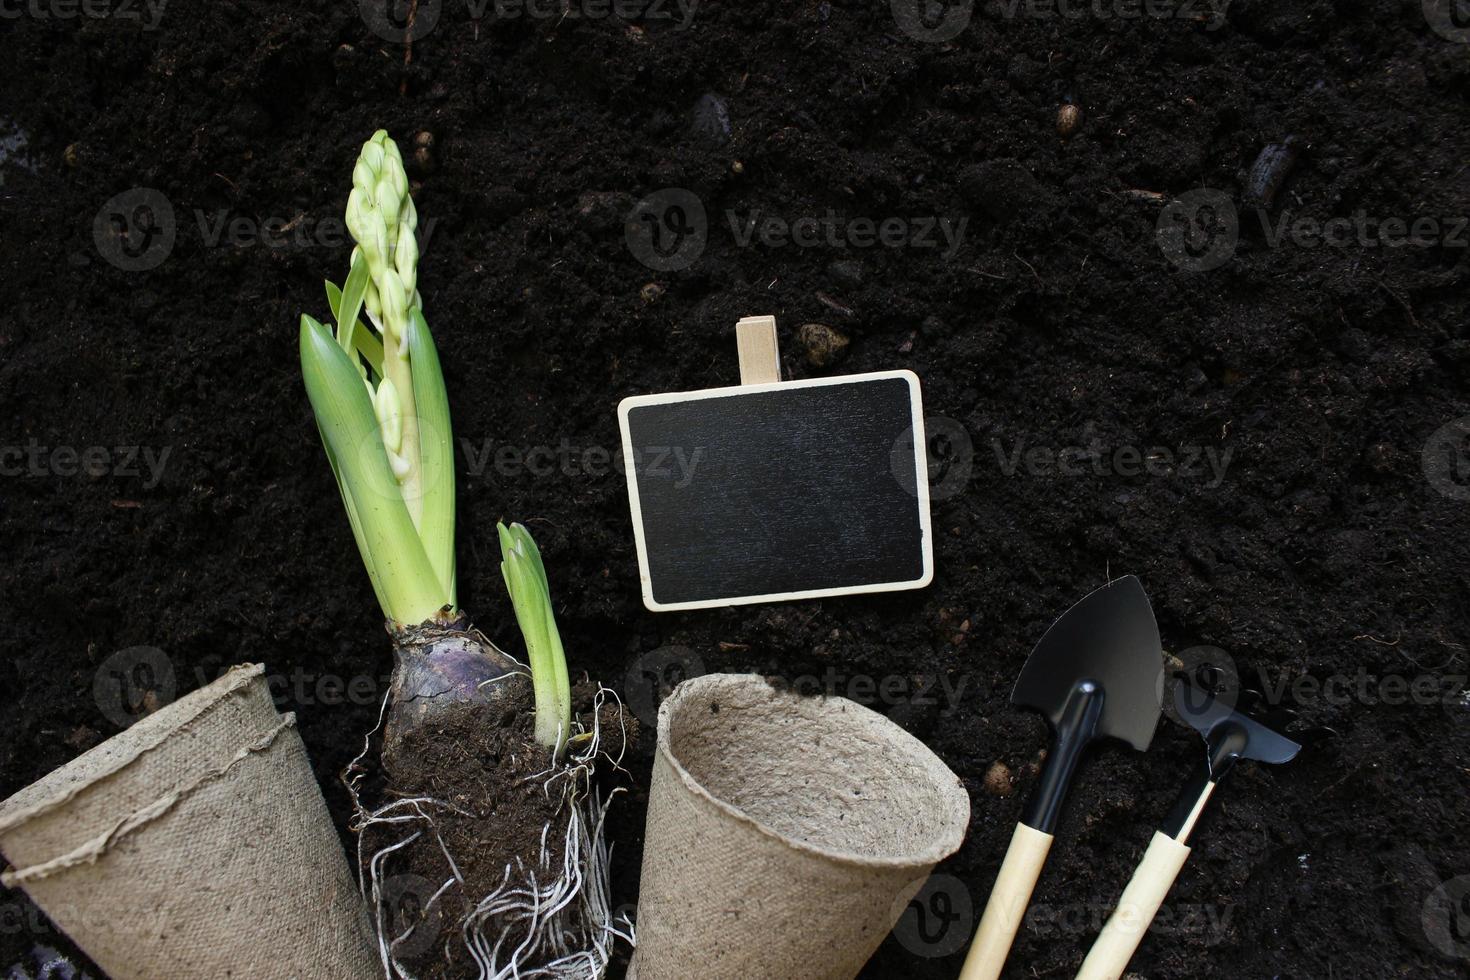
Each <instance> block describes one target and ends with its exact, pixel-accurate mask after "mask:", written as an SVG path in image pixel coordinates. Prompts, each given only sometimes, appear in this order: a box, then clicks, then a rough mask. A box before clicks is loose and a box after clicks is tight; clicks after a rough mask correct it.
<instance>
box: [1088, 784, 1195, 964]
mask: <svg viewBox="0 0 1470 980" xmlns="http://www.w3.org/2000/svg"><path fill="white" fill-rule="evenodd" d="M1216 785H1217V784H1216V781H1215V780H1213V779H1211V778H1210V770H1209V767H1208V766H1202V767H1201V768H1200V770H1199V771H1197V772H1196V773H1195V775H1194V778H1193V779H1191V780H1190V782H1189V785H1188V786H1187V787H1186V788H1185V791H1184V793H1183V794H1182V795H1181V796H1180V797H1179V803H1178V805H1176V806H1175V808H1174V812H1173V813H1172V814H1170V815H1169V819H1168V820H1167V821H1165V823H1164V827H1163V829H1162V830H1158V831H1155V832H1154V838H1153V840H1152V841H1150V842H1149V845H1148V850H1147V851H1145V852H1144V855H1143V860H1142V861H1140V862H1138V867H1137V868H1135V869H1134V871H1133V877H1132V879H1130V880H1129V882H1128V887H1127V888H1125V889H1123V894H1122V895H1121V896H1119V897H1118V907H1117V908H1115V909H1113V914H1112V915H1110V916H1108V921H1107V924H1106V925H1104V926H1103V929H1102V932H1101V933H1099V934H1098V937H1097V942H1095V943H1093V944H1092V950H1091V951H1090V952H1089V953H1088V954H1087V959H1086V960H1084V961H1083V962H1082V969H1081V970H1079V971H1078V972H1077V980H1118V978H1119V977H1121V976H1122V975H1123V971H1124V970H1126V969H1127V968H1128V961H1129V960H1131V959H1133V954H1134V952H1135V951H1136V950H1137V949H1138V944H1139V943H1141V942H1143V937H1144V934H1145V933H1147V932H1148V927H1149V925H1150V924H1151V923H1152V922H1153V921H1154V916H1155V915H1156V914H1157V913H1158V911H1159V906H1160V905H1162V904H1164V897H1165V896H1167V895H1168V894H1169V889H1170V888H1172V887H1173V886H1174V879H1175V878H1177V877H1179V871H1180V869H1182V868H1183V867H1184V862H1185V860H1186V859H1187V858H1188V857H1189V845H1188V844H1187V843H1186V841H1188V840H1189V835H1190V834H1191V833H1193V832H1194V826H1195V824H1196V823H1197V822H1198V821H1199V817H1200V814H1201V813H1202V812H1203V811H1204V808H1205V804H1206V803H1207V802H1209V799H1210V794H1211V793H1213V792H1214V791H1215V786H1216Z"/></svg>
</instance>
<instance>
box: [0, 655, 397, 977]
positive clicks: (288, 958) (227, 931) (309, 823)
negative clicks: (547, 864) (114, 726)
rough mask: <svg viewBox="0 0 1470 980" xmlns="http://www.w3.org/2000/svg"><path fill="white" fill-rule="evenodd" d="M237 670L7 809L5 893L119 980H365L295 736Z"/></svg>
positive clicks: (371, 956)
mask: <svg viewBox="0 0 1470 980" xmlns="http://www.w3.org/2000/svg"><path fill="white" fill-rule="evenodd" d="M263 675H264V670H263V668H262V667H260V666H259V665H253V666H247V667H236V668H233V669H232V670H230V671H229V672H228V673H227V674H225V675H224V676H223V677H221V678H220V679H219V680H217V681H215V682H214V683H212V684H210V685H208V686H207V687H204V688H202V689H200V690H198V691H195V692H194V693H192V694H189V695H187V696H186V697H183V698H181V699H179V700H178V701H176V702H174V703H173V704H170V705H168V706H166V707H164V708H162V709H160V710H159V711H156V712H154V713H153V714H151V715H149V716H148V717H146V718H144V719H142V720H141V721H139V722H138V723H137V724H135V725H133V726H132V727H131V728H129V729H128V730H127V731H125V732H123V733H122V734H120V735H117V736H116V737H114V738H112V739H109V740H108V741H106V742H104V743H103V744H101V745H99V746H97V747H96V748H94V749H91V750H90V751H88V752H86V753H84V754H83V755H81V756H79V757H77V758H76V759H74V760H72V761H71V762H70V763H68V764H67V765H65V766H63V767H62V768H60V769H58V770H56V771H55V772H53V773H51V774H50V775H49V776H46V777H45V778H44V779H41V780H39V781H37V782H35V783H33V784H31V785H30V786H28V787H26V788H25V789H23V790H21V791H20V792H19V793H17V794H15V795H14V796H12V797H11V798H10V799H9V800H6V801H5V802H4V803H0V851H3V852H4V854H5V857H6V859H7V860H8V861H9V862H10V863H11V864H12V865H13V868H12V870H10V871H7V872H6V873H5V875H4V876H3V879H4V882H5V884H6V885H8V886H11V887H16V886H18V887H20V888H23V889H25V891H26V893H27V894H28V895H30V897H31V898H32V900H34V901H35V903H36V904H37V905H39V906H40V907H41V910H42V911H44V912H45V913H46V914H47V915H48V916H50V918H51V919H52V921H54V922H55V923H56V925H57V926H59V927H60V928H61V929H62V931H64V932H65V933H66V934H67V935H68V936H70V937H71V938H72V940H73V941H74V942H75V943H76V944H77V945H78V946H80V947H81V948H82V950H83V951H84V952H85V953H86V954H87V955H88V956H90V957H91V958H92V959H93V960H95V961H96V962H97V965H98V966H100V967H101V968H102V969H103V970H105V971H106V972H107V974H108V975H109V976H111V977H112V978H113V980H134V978H136V980H185V978H188V980H197V978H199V977H225V976H240V977H266V976H301V977H313V978H321V980H338V978H341V980H349V978H351V980H357V978H362V977H368V976H372V975H374V974H375V973H376V972H377V969H378V957H377V954H376V952H375V944H374V943H373V941H372V938H371V937H372V930H371V926H370V924H369V922H368V918H367V911H366V908H365V906H364V904H363V901H362V898H361V897H360V895H359V894H358V890H357V885H356V883H355V882H354V881H353V879H352V875H351V873H350V872H349V871H348V868H347V861H346V858H345V856H344V855H343V853H342V846H341V843H340V842H339V841H338V838H337V834H336V832H335V831H334V830H333V827H332V821H331V818H330V817H329V816H328V814H327V807H326V803H325V801H323V799H322V794H321V790H320V789H319V788H318V787H317V784H316V779H315V777H314V776H313V775H312V771H311V765H310V763H309V762H308V761H307V758H306V747H305V746H304V745H303V744H302V742H301V736H300V734H298V733H297V731H296V718H295V716H294V715H289V714H288V715H284V716H282V715H280V714H278V713H277V711H276V709H275V705H274V703H273V702H272V699H271V694H270V689H269V686H268V685H267V683H266V680H265V677H264V676H263Z"/></svg>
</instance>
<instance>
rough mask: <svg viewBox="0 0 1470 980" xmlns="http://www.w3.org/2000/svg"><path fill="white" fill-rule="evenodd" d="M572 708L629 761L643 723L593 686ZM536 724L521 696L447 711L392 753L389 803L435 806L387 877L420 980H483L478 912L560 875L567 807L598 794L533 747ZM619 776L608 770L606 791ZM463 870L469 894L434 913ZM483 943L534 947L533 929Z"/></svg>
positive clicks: (517, 691)
mask: <svg viewBox="0 0 1470 980" xmlns="http://www.w3.org/2000/svg"><path fill="white" fill-rule="evenodd" d="M573 700H574V706H575V708H576V710H577V715H578V718H579V719H580V720H581V721H582V722H583V725H584V726H585V728H586V730H588V731H590V730H592V727H593V725H592V722H593V718H592V713H593V712H594V711H595V712H597V714H598V718H597V721H598V729H599V731H600V734H601V738H602V746H603V750H604V751H605V752H606V753H607V755H608V756H609V757H610V758H611V759H617V758H618V757H619V756H621V754H622V753H623V751H624V750H625V749H626V748H627V746H628V745H630V744H631V742H632V741H633V740H634V739H635V738H636V734H637V722H636V720H635V719H633V718H632V716H631V715H629V714H627V713H626V712H624V711H623V710H622V709H621V707H620V706H617V705H615V704H614V705H609V704H599V703H598V700H597V685H595V684H583V685H579V686H578V687H577V688H576V689H574V691H573ZM535 716H536V715H535V703H534V699H533V697H532V695H531V693H530V691H529V690H528V689H527V687H526V686H522V685H517V686H515V687H514V689H513V690H511V691H510V692H508V694H507V696H505V697H499V698H494V699H492V700H490V701H486V702H462V703H459V704H457V705H455V706H453V707H451V708H448V709H445V710H442V711H440V712H438V713H437V714H436V715H435V721H434V722H433V723H432V724H423V725H417V726H409V727H405V728H404V729H403V730H402V732H401V733H399V734H398V735H397V737H394V738H392V739H390V740H389V744H385V745H384V748H383V768H384V775H385V777H386V790H385V795H386V797H387V798H388V799H387V802H392V801H393V800H395V799H396V800H407V799H427V800H432V801H434V802H433V803H426V804H424V811H425V812H426V813H430V814H431V815H432V817H433V827H432V830H427V829H425V832H424V833H422V834H419V836H418V837H417V838H416V839H415V840H414V841H413V843H411V844H409V845H408V846H407V847H404V848H403V849H402V850H401V851H398V852H396V853H395V854H394V856H393V857H392V858H391V859H390V860H389V863H388V864H387V865H386V866H385V869H384V871H383V877H384V879H385V880H386V881H388V882H390V885H389V886H388V887H387V888H385V889H384V892H385V895H386V899H387V907H386V909H385V913H386V918H385V919H384V920H383V921H385V922H386V924H387V928H386V929H385V931H386V932H387V933H388V934H389V935H390V937H391V936H403V935H405V934H407V931H408V930H409V929H410V927H412V928H413V929H414V932H413V933H412V934H409V935H408V939H407V940H405V941H404V942H403V943H401V944H400V946H399V951H400V955H399V959H400V961H401V962H402V963H403V964H404V965H405V966H406V967H408V968H409V969H410V970H411V971H412V973H413V975H414V976H416V977H420V978H425V980H428V978H453V977H464V976H473V975H476V973H477V968H476V967H475V964H474V963H473V961H472V959H471V957H470V955H469V953H468V950H467V949H466V947H465V944H464V941H463V938H462V926H463V923H464V921H465V919H466V918H467V917H468V916H469V915H470V914H471V913H472V912H473V911H474V909H475V907H476V905H478V904H479V902H480V901H481V900H482V899H484V898H485V896H487V895H489V894H491V893H492V892H495V891H496V890H498V889H500V888H502V887H504V886H505V885H506V883H507V882H509V883H511V884H512V885H514V884H515V883H516V882H518V881H529V880H533V879H534V881H536V882H537V883H538V884H541V885H544V884H546V883H547V882H548V881H550V880H552V879H553V878H555V877H556V876H557V875H559V874H561V873H562V868H563V864H564V861H565V858H566V829H567V824H568V820H569V818H570V808H572V807H574V806H577V805H578V804H579V801H580V800H581V799H582V798H583V797H584V796H585V794H586V793H587V792H588V790H589V788H590V787H589V786H588V785H587V784H586V780H585V779H582V778H581V777H579V776H576V775H574V774H572V773H570V772H569V771H568V769H567V763H565V762H563V763H553V761H552V758H551V753H550V751H549V750H547V749H546V748H545V747H544V746H541V745H539V744H537V743H536V740H535V738H534V729H535ZM604 761H606V760H604ZM611 768H612V767H611V766H606V767H604V772H603V773H602V781H603V782H604V783H606V782H607V781H608V776H607V773H606V770H607V769H611ZM569 780H570V781H572V782H570V783H569ZM569 789H570V790H571V791H570V792H569ZM408 826H409V827H413V828H415V829H423V828H419V827H418V825H416V824H411V825H408ZM363 834H364V837H363V848H362V853H363V854H364V856H365V857H370V856H371V855H373V854H376V853H378V852H379V851H380V850H381V849H382V848H386V847H391V846H393V845H394V844H397V843H400V842H402V841H403V840H405V839H407V838H408V837H411V836H413V834H412V833H406V832H404V828H403V826H401V825H383V824H375V825H371V826H368V827H367V828H365V829H364V831H363ZM446 853H447V855H448V856H450V857H452V858H453V865H452V866H451V864H450V862H449V858H448V857H446ZM456 871H457V873H458V876H459V878H460V880H461V881H462V882H463V884H462V885H456V886H453V887H451V888H449V889H448V890H447V891H445V893H444V896H443V897H442V898H441V899H440V900H439V902H438V903H435V904H433V905H430V904H429V901H428V900H429V898H430V897H431V896H432V895H434V894H435V893H436V892H438V891H439V889H440V888H441V887H442V886H444V885H445V884H446V883H448V882H449V881H450V880H451V879H452V878H454V877H455V875H456ZM485 932H486V933H487V934H489V935H490V936H491V937H492V942H493V941H494V939H496V938H503V940H504V944H503V946H504V948H506V949H514V948H515V947H516V946H517V945H518V944H519V943H520V942H521V941H522V940H523V939H524V938H525V936H524V927H523V926H518V925H515V924H512V923H499V922H493V921H492V922H490V923H489V924H488V925H487V926H486V927H485Z"/></svg>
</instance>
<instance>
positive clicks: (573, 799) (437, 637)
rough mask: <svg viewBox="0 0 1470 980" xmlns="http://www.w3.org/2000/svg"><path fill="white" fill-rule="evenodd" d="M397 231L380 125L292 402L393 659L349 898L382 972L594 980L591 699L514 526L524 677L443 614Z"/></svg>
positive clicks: (447, 463)
mask: <svg viewBox="0 0 1470 980" xmlns="http://www.w3.org/2000/svg"><path fill="white" fill-rule="evenodd" d="M417 225H418V215H417V211H416V210H415V207H414V203H413V198H412V197H411V196H410V194H409V186H408V178H407V175H406V174H405V172H404V168H403V160H402V157H401V156H400V154H399V151H398V147H397V146H396V145H395V144H394V142H393V140H391V139H390V138H389V137H388V134H387V133H386V132H384V131H381V130H380V131H379V132H377V133H375V134H374V135H373V137H372V138H371V139H369V140H368V141H367V142H366V143H365V144H364V145H363V147H362V152H361V155H360V156H359V157H358V160H357V165H356V167H355V168H354V170H353V174H352V191H351V193H350V195H349V196H348V200H347V228H348V230H349V231H350V232H351V234H352V237H353V239H354V241H355V242H356V247H355V248H354V249H353V251H352V256H351V261H350V267H349V271H348V274H347V278H346V279H345V280H344V282H343V284H342V286H341V287H340V288H339V287H337V286H336V285H334V284H333V283H331V282H328V283H327V287H326V289H327V302H328V306H329V307H330V309H331V313H332V319H333V320H334V321H335V324H336V326H335V329H332V328H329V327H328V326H326V325H324V324H322V323H320V322H318V321H317V320H315V319H313V318H312V317H310V316H306V315H303V316H302V317H301V324H300V344H301V368H302V375H303V377H304V379H305V382H306V391H307V395H308V397H309V399H310V401H311V407H312V411H313V413H314V414H315V416H316V421H317V427H318V429H319V431H320V433H321V438H322V443H323V445H324V446H325V448H326V454H327V459H328V462H329V463H330V465H331V469H332V473H333V475H334V476H335V477H336V481H337V487H338V489H339V490H340V492H341V496H342V502H343V506H344V508H345V509H346V511H347V518H348V522H349V524H350V525H351V528H352V534H353V537H354V538H355V540H356V542H357V547H358V551H359V553H360V554H361V556H362V561H363V565H364V566H365V567H366V569H367V573H368V578H369V579H370V581H371V583H372V587H373V591H374V593H375V595H376V596H377V600H378V604H379V605H380V606H381V608H382V611H383V614H384V616H385V617H386V619H387V627H388V632H389V634H390V636H391V637H392V638H393V648H394V655H395V662H394V670H393V681H392V685H391V687H390V690H389V694H388V698H387V701H386V703H385V706H384V708H385V716H384V717H385V723H384V724H383V725H382V726H381V727H382V731H383V735H382V748H381V760H382V773H383V779H382V783H383V787H382V788H383V790H384V798H385V799H387V800H388V802H386V803H383V804H380V805H376V806H372V805H368V804H367V803H366V802H365V798H366V796H367V794H368V789H367V787H368V785H370V784H371V780H370V778H369V777H370V775H371V770H370V765H369V763H368V761H367V759H368V756H369V754H370V752H369V750H368V749H366V748H365V750H364V753H363V755H362V756H360V757H359V758H358V759H357V760H355V761H354V763H353V765H352V766H351V767H349V769H348V771H347V774H346V782H347V785H348V789H349V791H350V792H351V794H352V797H353V799H354V801H355V803H356V805H357V811H358V813H357V820H356V829H357V830H358V831H359V850H360V857H361V861H360V864H361V867H362V869H363V888H364V892H365V894H366V895H367V897H368V898H369V900H370V903H371V905H372V907H373V909H374V912H375V918H376V925H377V928H378V937H379V942H380V952H381V956H382V963H383V968H384V972H385V975H387V976H388V977H390V978H392V977H409V976H446V977H448V976H480V977H497V978H498V977H512V976H515V977H536V976H548V977H586V976H594V975H598V974H600V972H601V970H602V968H603V967H604V966H605V965H606V962H607V959H608V956H609V953H610V949H611V944H612V942H613V940H614V938H615V937H617V936H620V935H626V933H625V931H624V930H623V928H622V927H620V926H619V925H616V924H614V923H613V921H612V916H611V915H610V914H609V911H608V908H607V881H606V877H607V848H606V845H605V843H604V842H603V839H602V818H603V815H604V814H605V806H604V805H603V804H602V803H601V801H600V797H599V795H598V794H597V792H596V791H595V789H594V788H593V783H592V777H593V768H594V762H595V760H596V759H597V757H598V756H599V754H600V753H602V749H601V743H602V727H601V721H600V719H602V718H603V716H604V714H605V705H604V697H605V696H606V692H605V691H603V690H601V689H599V690H598V692H597V694H596V695H595V696H594V697H593V698H591V703H590V705H589V707H590V720H589V721H588V722H587V723H585V724H584V723H583V722H582V721H581V720H579V718H578V716H577V715H576V713H575V712H574V710H573V700H572V690H571V684H570V678H569V676H568V672H567V663H566V656H565V652H564V650H563V647H562V642H561V636H560V633H559V631H558V629H557V625H556V618H555V615H554V613H553V611H552V604H551V594H550V587H549V585H548V582H547V577H546V570H545V567H544V565H543V564H542V560H541V553H540V550H539V549H538V548H537V546H536V543H535V541H534V540H532V538H531V535H530V533H529V532H528V531H527V530H526V528H525V527H523V526H521V525H519V524H513V525H511V526H509V527H506V526H505V525H504V524H501V525H498V532H499V538H500V546H501V559H502V560H501V574H502V577H503V579H504V581H505V584H506V588H507V589H508V591H509V593H510V598H511V603H512V606H513V608H514V612H515V617H516V620H517V622H518V624H519V626H520V630H521V635H522V637H523V639H524V642H525V645H526V649H527V652H528V657H527V659H528V660H529V662H530V666H529V669H528V668H527V667H525V666H523V665H522V664H520V663H519V662H518V661H516V660H515V659H514V658H512V657H510V656H509V655H508V654H506V653H504V652H503V651H501V650H500V649H499V648H497V647H496V646H495V644H493V643H492V642H490V641H489V640H488V639H487V638H486V637H485V636H484V634H482V633H480V632H479V631H478V630H475V629H474V628H473V627H472V626H471V625H470V623H469V620H468V618H467V617H466V616H465V615H464V613H463V612H462V611H461V610H460V608H459V602H458V597H457V578H456V570H455V557H454V532H455V483H454V463H453V450H452V443H451V438H450V436H451V429H450V420H449V400H448V397H447V394H446V391H445V385H444V376H443V372H442V370H441V366H440V362H439V355H438V352H437V350H436V348H435V345H434V341H433V337H432V336H431V335H430V333H429V327H428V323H427V322H426V320H425V318H424V313H423V300H422V297H421V295H420V293H419V290H418V261H419V249H418V243H417V239H416V237H415V230H416V228H417ZM363 314H366V317H367V320H368V323H367V324H364V323H363V322H362V320H361V319H360V317H361V315H363ZM528 678H529V683H528ZM531 705H534V710H533V711H530V710H524V709H525V708H529V707H530V706H531ZM613 717H617V718H618V719H619V720H620V719H621V714H620V713H619V712H616V711H614V712H613ZM527 718H530V719H532V721H531V722H530V723H529V724H528V727H529V730H527V731H522V730H521V729H520V728H519V727H518V726H519V725H522V724H523V723H524V722H523V719H527ZM371 742H372V739H371V736H370V737H369V745H371ZM538 755H539V758H538ZM496 760H501V761H500V762H498V763H497V761H496ZM507 760H508V761H507ZM527 784H531V785H532V788H533V789H534V792H532V793H531V794H530V795H529V796H528V795H527V790H526V789H525V787H526V786H527ZM487 840H491V841H495V842H497V843H496V845H495V846H488V847H487V846H486V841H487ZM405 873H410V874H412V875H414V876H416V879H415V880H426V881H429V882H431V883H432V884H433V886H434V890H433V893H432V894H431V895H423V896H419V898H420V899H421V900H423V901H424V905H423V907H422V909H420V910H418V911H416V912H415V913H414V914H413V915H412V916H410V917H408V918H407V919H405V918H404V916H403V915H402V914H399V913H400V912H401V910H398V911H395V903H394V901H393V896H392V895H391V894H390V892H391V888H389V887H388V885H389V883H391V882H392V881H394V880H397V877H396V876H400V877H401V875H402V874H405Z"/></svg>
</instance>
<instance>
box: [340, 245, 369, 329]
mask: <svg viewBox="0 0 1470 980" xmlns="http://www.w3.org/2000/svg"><path fill="white" fill-rule="evenodd" d="M368 281H369V273H368V264H367V259H365V258H363V257H362V256H361V255H359V256H358V257H357V261H356V262H354V263H352V271H351V272H349V273H347V281H346V282H344V283H343V284H342V306H341V309H340V310H339V311H338V315H337V343H339V344H341V345H342V349H343V350H352V349H353V346H354V345H353V343H352V337H353V334H354V333H355V332H356V329H357V325H358V324H357V314H358V313H359V312H360V311H361V310H362V298H363V295H364V294H365V293H366V292H367V287H368Z"/></svg>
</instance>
